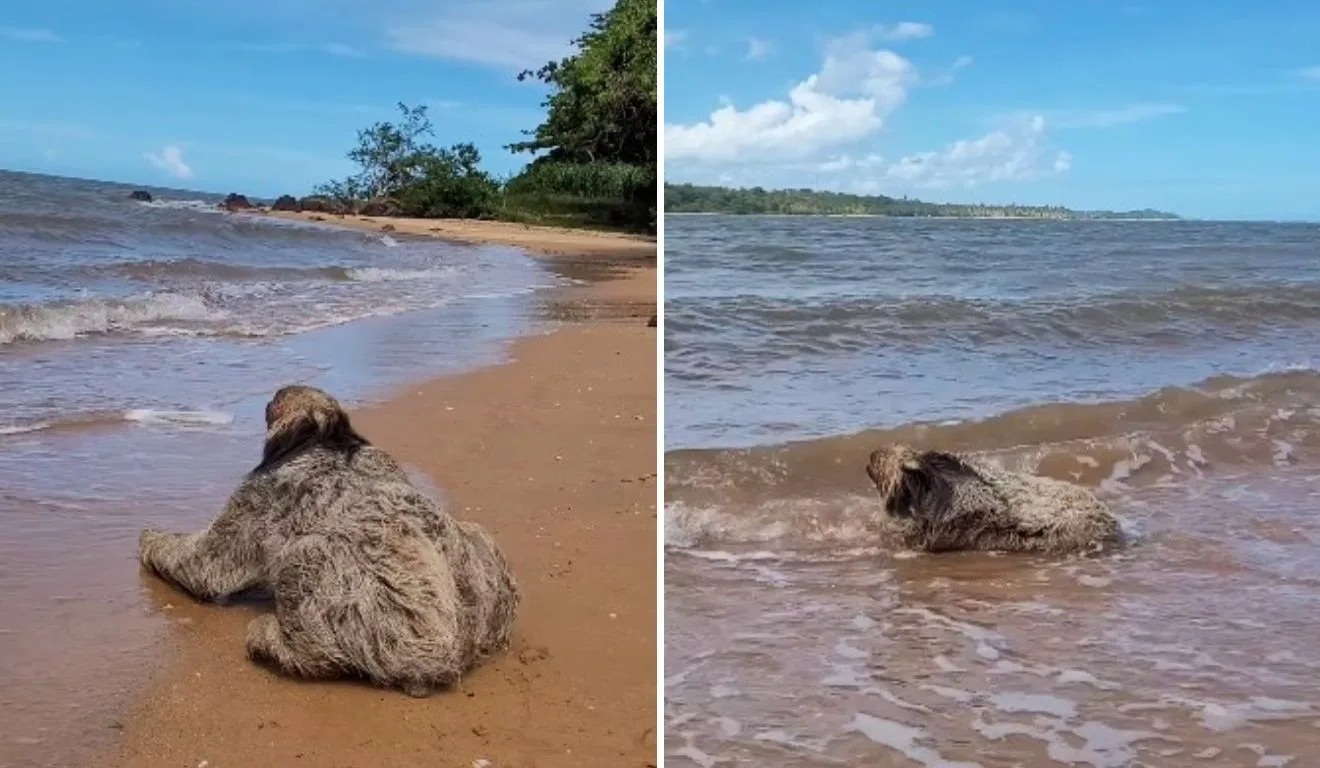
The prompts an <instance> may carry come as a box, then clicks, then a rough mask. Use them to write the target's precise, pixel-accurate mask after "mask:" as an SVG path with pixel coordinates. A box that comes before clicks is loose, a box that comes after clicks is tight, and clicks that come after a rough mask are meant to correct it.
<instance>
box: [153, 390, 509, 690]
mask: <svg viewBox="0 0 1320 768" xmlns="http://www.w3.org/2000/svg"><path fill="white" fill-rule="evenodd" d="M266 426H267V432H266V443H265V449H264V451H263V454H262V459H261V463H260V464H259V465H258V466H257V467H256V468H255V469H254V470H252V471H251V472H250V473H249V474H248V475H247V477H246V478H245V479H244V480H243V482H242V483H241V484H240V485H239V486H238V488H237V490H235V491H234V493H233V495H232V496H231V497H230V498H229V501H228V503H227V505H226V506H225V509H224V510H223V511H222V512H221V514H220V516H219V517H218V518H217V519H216V520H215V521H214V522H213V523H212V524H211V525H210V527H208V528H207V529H206V530H204V531H202V532H200V533H193V534H174V533H162V532H159V531H153V530H147V531H144V532H143V533H142V537H141V541H140V545H139V556H140V559H141V561H142V564H143V565H145V566H146V567H147V568H149V569H150V570H151V571H153V572H154V573H156V574H157V575H159V576H160V577H161V578H163V579H165V580H167V581H169V582H172V583H173V584H175V585H177V586H178V587H180V588H182V589H184V590H186V591H187V592H189V593H191V594H192V595H193V596H195V597H197V598H198V599H201V600H207V601H222V600H224V599H226V598H227V597H230V596H232V595H235V594H237V593H239V592H242V591H245V590H247V589H250V588H254V587H261V588H265V589H266V590H268V591H269V592H271V593H272V595H273V597H274V602H275V612H274V614H273V615H265V616H261V617H259V618H257V619H255V620H253V621H252V622H251V624H250V625H249V626H248V633H247V650H248V655H249V657H251V658H252V659H253V660H255V661H260V662H264V663H267V664H270V665H272V666H274V667H275V668H276V669H278V670H280V671H283V672H285V673H286V674H289V675H293V676H300V677H309V678H329V677H342V676H360V677H365V678H367V679H370V680H371V681H373V682H375V683H377V684H379V685H383V686H387V687H396V688H400V689H402V690H404V691H406V692H407V693H409V694H411V695H414V696H425V695H429V694H430V693H431V692H432V691H433V690H434V689H435V688H437V687H440V686H446V685H450V684H453V683H455V682H456V681H457V680H458V679H459V678H460V676H461V675H462V674H463V673H464V672H466V671H467V670H468V669H470V668H471V667H472V666H473V665H474V664H476V663H477V662H478V661H480V660H481V659H482V658H483V657H485V656H487V655H489V654H491V653H492V652H495V651H497V650H499V649H502V648H505V647H506V646H507V645H508V643H509V638H510V634H511V632H512V626H513V621H514V615H515V613H516V611H517V608H518V602H519V591H518V587H517V585H516V583H515V581H514V579H513V575H512V574H511V572H510V570H509V566H508V563H507V562H506V561H505V559H504V555H503V554H502V553H501V552H500V549H499V547H497V546H496V544H495V541H494V540H493V539H492V538H491V537H490V535H489V534H488V533H487V532H486V531H485V530H483V529H482V527H481V526H479V525H477V524H475V523H469V522H462V521H458V520H455V519H453V518H452V517H450V516H449V515H448V514H446V513H445V512H444V510H442V509H441V508H440V507H439V505H438V504H437V503H436V502H435V501H434V500H432V499H431V498H430V497H429V496H427V495H425V494H424V493H422V492H421V491H419V490H418V489H417V488H415V487H414V486H413V485H412V484H411V483H410V482H409V480H408V478H407V476H406V475H405V474H404V471H403V469H402V468H401V467H400V466H399V465H398V464H397V463H396V462H395V461H394V459H393V458H391V457H390V456H389V455H388V454H386V453H385V452H384V451H382V450H380V449H379V448H376V447H374V446H372V445H371V444H370V443H368V442H367V440H366V439H365V438H363V437H362V436H361V435H359V434H358V433H357V432H355V431H354V430H353V427H352V425H351V424H350V423H349V419H348V414H347V413H345V412H344V410H343V409H342V408H341V407H340V406H339V403H338V402H336V401H335V400H334V398H332V397H330V396H329V395H328V394H326V393H324V392H322V391H320V390H317V389H314V388H311V387H302V386H289V387H285V388H283V389H281V390H279V391H278V392H277V393H276V394H275V396H274V398H273V399H272V400H271V401H270V403H269V404H268V405H267V406H266Z"/></svg>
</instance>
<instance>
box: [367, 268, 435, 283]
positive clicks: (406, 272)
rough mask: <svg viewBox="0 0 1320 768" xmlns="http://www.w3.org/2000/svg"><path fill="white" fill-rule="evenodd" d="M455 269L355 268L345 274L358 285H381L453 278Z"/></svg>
mask: <svg viewBox="0 0 1320 768" xmlns="http://www.w3.org/2000/svg"><path fill="white" fill-rule="evenodd" d="M457 272H458V269H457V268H456V267H438V268H435V269H386V268H383V267H357V268H354V269H350V270H348V271H347V272H346V273H345V274H346V275H347V276H348V279H349V280H353V281H356V282H359V283H383V282H388V281H393V280H439V279H442V278H447V277H451V276H453V275H454V274H455V273H457Z"/></svg>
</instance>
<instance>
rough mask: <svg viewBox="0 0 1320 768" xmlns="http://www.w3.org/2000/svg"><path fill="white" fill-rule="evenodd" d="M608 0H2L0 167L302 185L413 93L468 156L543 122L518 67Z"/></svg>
mask: <svg viewBox="0 0 1320 768" xmlns="http://www.w3.org/2000/svg"><path fill="white" fill-rule="evenodd" d="M610 5H612V3H611V1H610V0H461V1H458V2H435V1H434V0H433V1H431V2H425V1H424V0H369V2H363V1H362V0H317V1H316V2H310V1H308V0H261V2H258V1H257V0H223V1H221V0H115V2H113V3H109V2H104V0H43V2H40V3H3V4H0V71H2V72H4V73H5V74H4V76H3V77H0V168H3V169H8V170H20V171H29V172H36V173H50V174H57V175H65V176H77V177H84V178H93V179H103V180H109V181H119V182H126V183H132V184H142V185H159V186H165V187H173V188H184V189H196V190H202V191H209V192H219V193H228V192H240V193H243V194H251V195H256V196H275V195H279V194H283V193H290V194H295V195H302V194H307V193H308V192H310V191H311V188H312V186H313V185H315V184H318V183H321V182H323V181H326V180H327V179H330V178H340V177H343V176H345V175H347V174H349V173H351V172H352V171H353V170H354V167H353V165H352V163H350V162H349V161H348V160H347V159H346V158H345V153H346V152H347V151H348V150H349V149H351V148H352V146H353V145H354V144H355V141H356V135H357V131H358V129H360V128H363V127H366V126H368V125H370V124H372V123H374V122H376V121H379V120H391V119H393V118H395V117H396V116H397V115H398V112H397V108H396V106H395V105H396V104H397V103H398V102H400V101H403V102H405V103H407V104H409V105H416V104H426V105H428V107H429V113H430V116H431V119H432V121H433V122H434V124H435V128H436V131H435V137H434V138H433V141H434V143H436V144H437V145H440V146H448V145H450V144H453V143H457V142H463V141H469V142H472V143H474V144H475V145H476V146H477V147H478V149H480V150H481V153H482V157H483V161H484V165H485V166H486V167H487V168H488V169H489V170H491V171H493V172H496V173H500V174H509V173H513V172H516V170H517V169H518V168H520V167H521V166H522V165H524V164H525V163H526V161H527V160H528V159H530V158H529V156H528V155H526V154H521V155H513V154H511V153H509V152H508V151H506V150H505V149H503V146H504V145H506V144H509V143H511V142H515V141H519V140H521V139H523V138H524V137H523V136H522V133H521V131H523V130H530V129H534V128H535V127H536V126H537V125H538V124H539V123H540V122H541V120H542V118H543V116H544V110H543V109H542V107H541V103H542V101H543V100H544V98H545V93H546V91H545V89H544V87H543V86H542V85H541V84H539V83H532V82H527V83H519V82H518V81H517V75H518V73H519V72H520V71H521V70H523V69H526V68H536V67H539V66H540V65H542V64H544V63H545V62H546V61H549V60H552V59H559V58H560V57H562V56H564V55H567V54H568V53H570V52H571V42H572V40H573V39H574V38H575V37H577V36H578V35H579V34H581V33H582V32H583V31H585V30H586V28H587V25H588V23H589V20H590V15H591V14H592V13H595V12H599V11H602V10H605V9H606V8H608V7H609V6H610Z"/></svg>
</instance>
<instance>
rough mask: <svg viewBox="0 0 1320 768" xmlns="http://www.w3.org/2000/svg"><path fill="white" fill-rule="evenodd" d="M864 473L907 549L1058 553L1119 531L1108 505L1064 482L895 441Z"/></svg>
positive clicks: (1110, 540)
mask: <svg viewBox="0 0 1320 768" xmlns="http://www.w3.org/2000/svg"><path fill="white" fill-rule="evenodd" d="M866 474H867V475H868V476H870V478H871V482H873V483H875V487H876V490H877V491H879V492H880V498H881V499H882V500H883V503H884V508H885V513H886V516H887V517H888V518H889V520H890V521H891V522H892V523H894V525H895V527H896V528H897V530H898V531H899V532H900V535H901V536H902V537H903V539H904V544H905V545H906V546H908V547H910V548H912V549H917V550H922V551H926V552H950V551H957V550H995V551H1009V552H1046V553H1055V554H1059V553H1066V552H1077V551H1083V550H1089V549H1099V548H1102V547H1104V546H1105V545H1108V544H1114V543H1118V541H1119V540H1120V538H1121V531H1120V528H1119V524H1118V519H1117V518H1115V517H1114V514H1113V513H1112V512H1111V511H1110V510H1109V508H1108V507H1107V506H1106V505H1105V504H1104V503H1103V502H1101V501H1100V500H1099V499H1097V498H1096V497H1095V496H1094V495H1093V494H1092V493H1091V492H1090V491H1088V490H1086V489H1085V488H1082V487H1081V486H1078V485H1074V484H1072V483H1066V482H1063V481H1060V480H1054V479H1051V478H1047V477H1038V476H1036V475H1027V474H1022V473H1019V472H1009V471H1006V470H1003V469H999V468H998V467H994V466H991V465H989V464H985V463H981V462H974V461H972V460H970V459H965V458H961V457H958V456H955V455H953V454H949V453H939V452H936V451H925V452H918V451H915V450H913V449H911V448H909V447H907V446H902V445H898V446H893V447H889V448H881V449H880V450H877V451H874V452H872V453H871V457H870V461H869V462H868V463H867V465H866Z"/></svg>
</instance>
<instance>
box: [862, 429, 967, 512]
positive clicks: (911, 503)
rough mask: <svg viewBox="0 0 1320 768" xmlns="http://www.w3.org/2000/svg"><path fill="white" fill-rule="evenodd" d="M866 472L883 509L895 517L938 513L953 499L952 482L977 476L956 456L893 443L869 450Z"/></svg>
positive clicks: (946, 507) (948, 505)
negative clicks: (882, 503)
mask: <svg viewBox="0 0 1320 768" xmlns="http://www.w3.org/2000/svg"><path fill="white" fill-rule="evenodd" d="M866 474H867V476H868V477H870V478H871V482H872V483H874V484H875V489H876V491H878V492H879V493H880V499H881V500H882V501H883V502H884V505H885V511H886V512H888V513H889V514H891V515H893V516H895V517H911V516H913V515H914V514H917V513H918V512H920V513H923V515H930V514H932V513H941V512H944V511H945V510H947V509H948V508H949V507H950V505H951V504H952V503H953V486H954V485H955V484H957V483H959V482H962V481H966V480H980V479H981V478H980V475H978V474H977V473H976V470H974V469H972V468H971V467H969V466H967V465H966V464H964V463H963V462H962V461H961V460H960V459H959V458H958V457H956V456H954V455H952V454H949V453H940V452H938V451H916V450H914V449H912V448H910V447H908V446H906V445H892V446H889V447H886V448H880V449H877V450H874V451H872V452H871V456H870V459H869V460H868V461H867V463H866Z"/></svg>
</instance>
